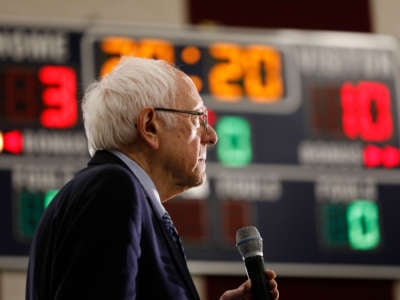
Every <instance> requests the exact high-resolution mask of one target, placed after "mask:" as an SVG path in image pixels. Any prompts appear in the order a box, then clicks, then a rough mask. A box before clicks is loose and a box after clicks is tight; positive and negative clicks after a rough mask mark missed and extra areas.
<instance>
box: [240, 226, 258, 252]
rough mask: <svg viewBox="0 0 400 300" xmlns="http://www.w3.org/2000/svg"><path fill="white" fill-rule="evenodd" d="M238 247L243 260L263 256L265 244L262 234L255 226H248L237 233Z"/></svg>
mask: <svg viewBox="0 0 400 300" xmlns="http://www.w3.org/2000/svg"><path fill="white" fill-rule="evenodd" d="M236 247H237V248H238V250H239V253H240V255H241V256H242V257H243V259H245V258H247V257H250V256H256V255H260V256H263V243H262V238H261V235H260V233H259V232H258V230H257V228H256V227H254V226H246V227H242V228H240V229H238V230H237V231H236Z"/></svg>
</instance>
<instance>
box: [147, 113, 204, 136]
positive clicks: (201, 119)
mask: <svg viewBox="0 0 400 300" xmlns="http://www.w3.org/2000/svg"><path fill="white" fill-rule="evenodd" d="M154 109H155V110H159V111H165V112H172V113H181V114H188V115H192V116H198V120H199V123H200V124H201V125H202V126H203V127H204V129H205V130H206V132H207V127H208V112H207V110H204V111H195V110H184V109H175V108H166V107H154ZM200 124H199V125H198V126H200Z"/></svg>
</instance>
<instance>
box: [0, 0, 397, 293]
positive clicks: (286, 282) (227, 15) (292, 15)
mask: <svg viewBox="0 0 400 300" xmlns="http://www.w3.org/2000/svg"><path fill="white" fill-rule="evenodd" d="M399 13H400V2H398V1H393V0H370V1H368V0H352V1H348V0H346V1H345V0H336V1H328V2H327V1H318V0H304V1H294V0H279V1H269V0H247V1H229V0H218V1H215V0H130V1H129V0H114V1H107V0H85V1H78V0H70V1H60V0H52V1H50V0H13V1H11V0H0V21H2V22H5V21H7V20H21V21H25V20H31V19H34V20H40V21H51V22H61V23H74V22H77V23H83V24H87V25H88V26H90V24H91V23H93V22H98V21H101V22H103V21H105V22H122V23H124V22H133V23H141V24H169V25H178V26H179V25H185V24H205V23H206V24H220V25H228V26H231V25H232V26H245V27H262V28H299V29H321V30H340V31H358V32H374V33H384V34H390V35H393V36H396V37H400V23H399V22H398V18H399ZM242 279H243V278H236V277H232V276H227V277H219V276H209V277H208V278H207V280H206V279H205V278H203V277H201V276H196V283H197V286H198V288H199V290H200V291H201V293H202V297H203V298H202V299H206V298H207V297H208V298H209V299H217V296H218V295H219V293H220V292H221V291H222V290H224V289H225V288H228V287H232V286H234V285H236V284H237V283H239V282H241V281H242ZM279 283H280V290H281V295H282V296H281V298H282V299H300V298H298V297H296V295H298V294H303V295H310V296H309V297H308V299H378V300H382V299H387V300H399V299H400V288H399V286H400V284H399V283H398V282H396V281H391V280H357V279H354V280H348V279H340V278H338V279H323V278H318V279H311V278H285V277H283V278H280V279H279ZM338 287H340V288H339V289H338ZM24 289H25V271H24V270H23V268H20V269H19V270H18V268H17V270H16V269H14V268H13V267H12V266H10V267H9V268H5V269H3V270H0V300H21V299H24ZM343 291H345V292H346V293H347V294H346V295H343Z"/></svg>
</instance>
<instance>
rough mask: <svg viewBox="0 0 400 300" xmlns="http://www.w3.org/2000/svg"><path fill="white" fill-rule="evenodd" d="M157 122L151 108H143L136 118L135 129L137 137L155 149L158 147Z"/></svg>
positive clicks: (158, 124)
mask: <svg viewBox="0 0 400 300" xmlns="http://www.w3.org/2000/svg"><path fill="white" fill-rule="evenodd" d="M159 126H160V123H159V120H157V117H156V113H155V111H154V108H152V107H148V106H146V107H144V108H143V109H142V110H141V111H140V112H139V115H138V116H137V119H136V129H137V131H138V134H139V136H140V137H141V138H142V139H143V140H144V141H145V142H146V143H147V144H148V145H150V147H152V148H154V149H157V148H158V146H159V137H158V134H159Z"/></svg>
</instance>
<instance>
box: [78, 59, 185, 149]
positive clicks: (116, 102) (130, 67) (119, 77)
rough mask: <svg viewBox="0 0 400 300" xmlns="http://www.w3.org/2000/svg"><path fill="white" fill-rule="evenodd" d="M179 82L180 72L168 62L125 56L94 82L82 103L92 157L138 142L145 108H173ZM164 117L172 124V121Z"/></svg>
mask: <svg viewBox="0 0 400 300" xmlns="http://www.w3.org/2000/svg"><path fill="white" fill-rule="evenodd" d="M177 79H178V76H177V69H176V68H174V67H173V66H171V65H169V64H168V63H167V62H165V61H162V60H154V59H145V58H137V57H123V58H122V59H121V61H120V62H119V64H118V65H117V66H116V67H115V68H114V69H113V71H112V72H110V73H109V74H108V75H106V76H105V77H104V78H103V79H101V80H100V81H96V82H94V83H92V84H91V85H90V86H89V87H88V89H87V90H86V93H85V95H84V97H83V101H82V112H83V121H84V126H85V132H86V137H87V140H88V147H89V153H90V155H93V154H94V152H95V151H96V150H99V149H108V150H112V149H118V148H119V146H122V145H127V144H130V143H132V142H133V141H135V139H136V137H137V130H136V128H135V122H136V118H137V116H138V113H139V112H140V111H141V109H142V108H143V107H145V106H152V107H157V106H171V107H174V104H175V99H176V90H177ZM164 118H165V119H166V122H167V123H169V124H170V125H171V123H172V118H169V117H168V116H164Z"/></svg>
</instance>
